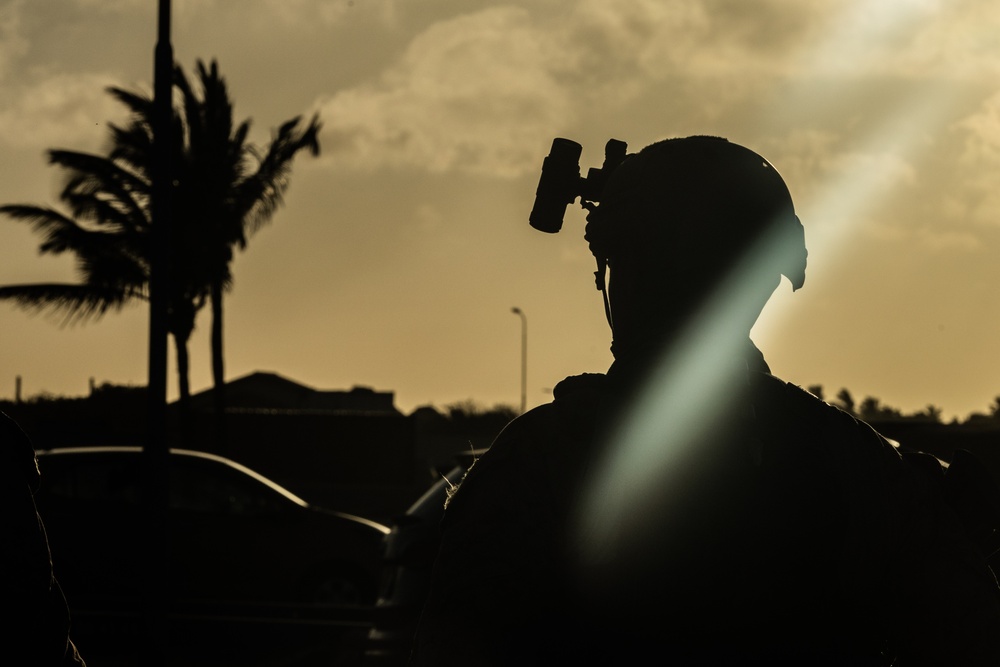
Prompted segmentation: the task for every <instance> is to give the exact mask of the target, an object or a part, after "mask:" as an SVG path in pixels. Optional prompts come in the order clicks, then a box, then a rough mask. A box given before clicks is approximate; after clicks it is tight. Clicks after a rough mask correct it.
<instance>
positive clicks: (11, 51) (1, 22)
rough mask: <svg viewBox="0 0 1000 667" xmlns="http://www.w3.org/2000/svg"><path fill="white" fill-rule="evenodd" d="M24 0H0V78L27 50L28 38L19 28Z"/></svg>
mask: <svg viewBox="0 0 1000 667" xmlns="http://www.w3.org/2000/svg"><path fill="white" fill-rule="evenodd" d="M23 8H24V0H8V1H7V2H0V80H2V79H3V78H4V77H5V76H6V75H7V73H8V72H9V71H10V69H11V66H12V64H13V63H14V62H15V61H17V60H18V59H19V58H21V57H22V56H23V55H24V54H25V53H27V51H28V46H29V43H28V40H27V39H26V38H25V37H24V35H23V34H22V30H21V13H22V10H23Z"/></svg>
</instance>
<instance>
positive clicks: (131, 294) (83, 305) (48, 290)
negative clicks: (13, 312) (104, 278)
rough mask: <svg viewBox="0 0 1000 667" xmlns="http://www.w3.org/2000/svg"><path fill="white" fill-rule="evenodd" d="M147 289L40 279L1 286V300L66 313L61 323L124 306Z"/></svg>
mask: <svg viewBox="0 0 1000 667" xmlns="http://www.w3.org/2000/svg"><path fill="white" fill-rule="evenodd" d="M145 298H147V295H146V294H145V293H144V292H139V291H132V290H115V289H112V288H98V287H95V286H94V285H82V284H73V283H39V284H30V285H4V286H0V300H4V301H10V302H12V303H13V304H14V305H16V306H17V307H19V308H22V309H24V310H26V311H28V312H31V313H41V312H46V311H48V312H51V313H54V314H59V315H62V316H63V321H62V325H64V326H65V325H67V324H76V323H78V322H83V321H87V320H94V319H99V318H100V317H101V316H102V315H104V314H105V313H107V312H108V311H111V310H113V311H118V310H121V309H122V308H123V307H124V306H125V305H126V304H127V303H129V302H130V301H132V300H135V299H145Z"/></svg>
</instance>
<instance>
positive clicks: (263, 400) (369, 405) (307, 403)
mask: <svg viewBox="0 0 1000 667" xmlns="http://www.w3.org/2000/svg"><path fill="white" fill-rule="evenodd" d="M214 394H215V390H214V389H213V388H209V389H206V390H204V391H201V392H198V393H196V394H192V395H191V409H192V410H195V411H209V410H212V409H213V402H212V400H213V396H214ZM394 398H395V394H394V392H391V391H375V390H374V389H372V388H370V387H362V386H357V385H356V386H354V387H352V388H351V389H350V390H347V391H342V390H319V389H314V388H313V387H309V386H307V385H304V384H301V383H299V382H295V381H294V380H289V379H288V378H286V377H282V376H281V375H278V374H277V373H270V372H265V371H256V372H253V373H250V374H249V375H244V376H242V377H239V378H236V379H234V380H230V381H228V382H226V406H227V409H228V410H236V411H245V410H254V411H257V410H277V411H305V412H327V413H329V412H340V413H348V412H353V413H378V414H402V413H400V411H399V410H397V409H396V406H395V405H394V404H393V401H394Z"/></svg>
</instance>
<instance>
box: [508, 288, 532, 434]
mask: <svg viewBox="0 0 1000 667" xmlns="http://www.w3.org/2000/svg"><path fill="white" fill-rule="evenodd" d="M510 312H512V313H514V314H515V315H520V316H521V414H524V412H525V410H526V409H527V407H528V318H527V316H526V315H525V314H524V311H522V310H521V309H520V308H518V307H517V306H514V307H513V308H511V309H510Z"/></svg>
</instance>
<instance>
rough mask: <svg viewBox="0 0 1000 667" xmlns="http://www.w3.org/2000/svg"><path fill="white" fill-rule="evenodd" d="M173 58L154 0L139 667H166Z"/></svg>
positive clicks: (165, 21) (165, 6)
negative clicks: (143, 632) (142, 637)
mask: <svg viewBox="0 0 1000 667" xmlns="http://www.w3.org/2000/svg"><path fill="white" fill-rule="evenodd" d="M173 70H174V54H173V46H172V45H171V43H170V0H159V12H158V17H157V41H156V50H155V54H154V64H153V112H152V113H153V115H152V119H151V120H152V130H153V155H152V164H151V165H150V167H151V173H150V176H151V178H152V202H151V207H150V225H151V231H150V236H151V241H152V243H151V251H150V257H149V380H148V386H147V388H146V391H147V421H146V431H147V432H146V443H145V446H144V448H143V460H144V472H145V475H146V482H147V484H146V485H145V489H146V503H147V504H146V509H147V517H146V519H147V520H146V522H145V524H146V525H145V527H144V528H145V533H146V544H145V546H146V552H145V558H146V562H147V564H148V567H146V568H144V570H145V572H146V573H147V579H146V581H145V582H144V583H145V591H146V600H145V610H144V612H145V613H144V616H145V618H146V637H145V641H144V642H143V647H142V649H140V655H139V656H138V659H139V663H140V664H142V665H157V666H160V665H166V654H167V638H168V636H169V632H168V629H167V613H166V607H167V595H168V587H167V580H168V572H167V568H168V566H169V537H168V530H169V526H168V522H167V500H168V493H169V479H168V463H169V449H168V445H167V438H166V421H167V419H166V414H167V335H168V327H167V305H168V301H169V289H170V276H169V266H170V214H171V211H170V195H171V193H170V190H171V165H170V146H171V140H170V132H171V127H172V120H173V111H172V109H173V104H172V101H171V97H172V91H173Z"/></svg>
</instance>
